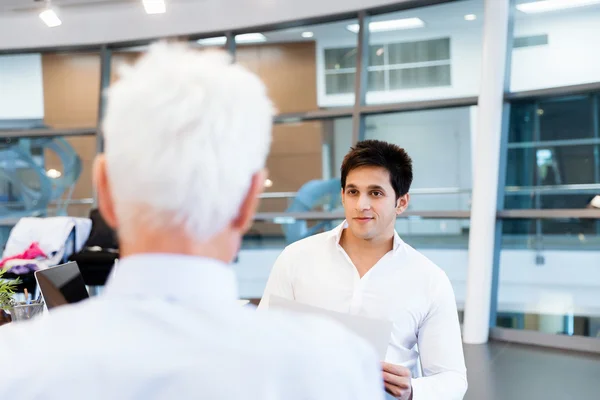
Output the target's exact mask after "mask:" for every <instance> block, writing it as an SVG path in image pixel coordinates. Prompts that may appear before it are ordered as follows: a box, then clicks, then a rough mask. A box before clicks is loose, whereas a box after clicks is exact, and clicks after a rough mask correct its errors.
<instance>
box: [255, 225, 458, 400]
mask: <svg viewBox="0 0 600 400" xmlns="http://www.w3.org/2000/svg"><path fill="white" fill-rule="evenodd" d="M346 226H347V225H346V223H343V224H341V225H340V226H338V227H337V228H335V229H333V230H332V231H329V232H325V233H321V234H318V235H315V236H311V237H308V238H306V239H304V240H301V241H298V242H296V243H293V244H291V245H290V246H288V247H287V248H286V249H285V250H284V251H283V252H282V253H281V255H280V256H279V258H278V259H277V261H276V263H275V265H274V267H273V270H272V272H271V276H270V277H269V281H268V283H267V287H266V289H265V293H264V295H263V298H262V301H261V304H260V306H259V308H264V307H268V300H269V296H270V295H277V296H281V297H284V298H287V299H290V300H296V301H298V302H301V303H304V304H308V305H312V306H316V307H321V308H326V309H329V310H332V311H338V312H345V313H350V314H356V315H362V316H368V317H372V318H381V319H387V320H391V321H392V322H393V329H392V335H391V338H390V342H389V346H388V350H387V353H386V357H385V361H386V362H389V363H393V364H400V365H404V366H405V367H407V368H410V369H412V370H413V371H415V370H416V369H417V366H418V360H419V359H420V362H421V368H422V372H423V373H422V375H423V377H420V378H415V379H413V381H412V385H413V399H414V400H441V399H444V400H454V399H456V400H458V399H462V398H463V396H464V394H465V392H466V389H467V378H466V367H465V362H464V355H463V350H462V340H461V333H460V325H459V321H458V312H457V308H456V301H455V299H454V292H453V290H452V286H451V284H450V281H449V279H448V277H447V276H446V274H445V273H444V271H443V270H441V269H440V268H438V267H437V266H436V265H435V264H433V263H432V262H431V261H429V260H428V259H427V258H426V257H425V256H423V255H422V254H421V253H419V252H418V251H416V250H415V249H413V248H412V247H411V246H409V245H407V244H406V243H404V242H403V241H402V240H401V239H400V237H399V236H398V234H397V233H395V235H394V245H393V250H391V251H390V252H389V253H387V254H386V255H385V256H384V257H383V258H381V260H379V262H378V263H377V264H376V265H375V266H374V267H373V268H371V269H370V270H369V271H368V272H367V273H366V274H365V275H364V276H363V277H362V278H360V276H359V274H358V270H357V269H356V267H355V266H354V264H353V263H352V261H351V260H350V258H349V257H348V255H347V254H346V252H345V251H344V249H343V248H342V246H341V245H340V244H339V242H340V238H341V235H342V231H343V229H344V228H345V227H346ZM415 345H418V346H417V347H415ZM417 348H418V350H417Z"/></svg>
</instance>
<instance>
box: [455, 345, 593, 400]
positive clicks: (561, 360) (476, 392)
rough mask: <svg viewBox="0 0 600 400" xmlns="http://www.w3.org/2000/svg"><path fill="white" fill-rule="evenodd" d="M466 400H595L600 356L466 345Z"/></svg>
mask: <svg viewBox="0 0 600 400" xmlns="http://www.w3.org/2000/svg"><path fill="white" fill-rule="evenodd" d="M465 358H466V362H467V368H468V378H469V390H468V392H467V395H466V397H465V400H571V399H572V400H599V399H600V355H590V354H584V353H575V352H566V351H561V350H553V349H546V348H541V347H535V346H524V345H520V344H511V343H504V342H490V343H488V344H487V345H465Z"/></svg>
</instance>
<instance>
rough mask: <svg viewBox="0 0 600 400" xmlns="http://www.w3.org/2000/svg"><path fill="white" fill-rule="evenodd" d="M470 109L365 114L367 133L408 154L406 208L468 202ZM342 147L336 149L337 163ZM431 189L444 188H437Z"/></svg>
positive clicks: (456, 205) (458, 207)
mask: <svg viewBox="0 0 600 400" xmlns="http://www.w3.org/2000/svg"><path fill="white" fill-rule="evenodd" d="M472 112H474V110H472V109H471V108H470V107H461V108H450V109H443V110H428V111H414V112H412V111H411V112H402V113H390V114H384V115H373V116H367V117H366V127H367V131H366V137H365V138H366V139H379V140H384V141H388V142H390V143H394V144H397V145H398V146H400V147H402V148H404V149H405V150H406V151H407V152H408V154H409V155H410V156H411V158H412V160H413V170H414V177H415V178H414V181H413V184H412V187H411V193H413V194H412V196H411V202H410V205H409V210H413V211H417V210H468V209H469V208H470V193H469V189H470V188H471V162H470V160H471V125H470V119H471V113H472ZM346 151H347V150H346V149H343V151H342V150H341V149H340V151H339V154H338V155H337V156H336V165H340V164H341V162H342V159H343V155H345V153H346ZM423 189H432V191H433V192H434V194H418V192H419V190H423ZM434 189H437V190H438V191H444V193H443V194H442V193H439V194H436V193H435V190H434ZM449 189H453V190H449ZM427 223H428V224H434V222H433V221H428V222H427Z"/></svg>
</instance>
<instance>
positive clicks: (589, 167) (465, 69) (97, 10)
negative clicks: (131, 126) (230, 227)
mask: <svg viewBox="0 0 600 400" xmlns="http://www.w3.org/2000/svg"><path fill="white" fill-rule="evenodd" d="M143 3H144V2H143V1H142V0H140V1H124V0H123V1H120V0H118V1H108V0H99V1H89V0H53V1H52V2H51V3H50V6H51V7H52V9H53V10H55V11H56V17H57V18H59V20H60V22H61V24H60V25H58V26H54V27H50V26H48V25H47V24H46V23H45V21H42V20H41V19H40V18H39V16H38V15H39V14H40V5H39V3H36V2H34V1H33V0H31V1H21V0H8V1H3V2H2V4H0V166H1V167H2V168H1V169H0V170H1V171H2V172H1V173H0V240H1V241H2V243H3V244H6V243H7V241H8V240H9V238H10V235H11V231H12V228H13V227H14V226H15V225H16V224H17V223H18V221H19V220H20V219H21V218H24V217H41V218H46V217H54V216H73V217H81V218H88V217H89V215H90V212H91V211H92V210H93V209H94V208H95V195H94V189H93V182H92V178H91V169H92V164H93V160H94V157H95V156H96V154H97V153H99V152H101V151H102V145H103V140H102V132H101V129H100V127H101V119H102V114H103V111H104V106H105V102H104V99H103V96H102V92H103V91H104V90H105V89H106V88H107V87H108V86H109V85H110V84H111V83H112V82H115V81H116V80H117V79H118V68H119V65H120V64H122V63H128V62H133V61H135V60H136V59H137V58H138V57H139V56H140V55H142V54H143V53H144V51H145V50H146V48H147V46H148V44H149V43H151V42H152V41H154V40H158V39H168V40H178V41H185V42H188V43H189V44H190V45H191V46H194V47H197V48H198V49H215V48H216V49H221V50H223V51H227V52H229V53H230V54H231V57H232V59H233V60H234V62H236V63H239V64H241V65H244V66H245V67H247V68H248V69H250V70H251V71H253V72H254V73H256V74H257V75H258V76H259V77H260V78H261V79H262V80H263V81H264V83H265V85H266V87H267V89H268V92H269V95H270V97H271V98H272V99H273V102H274V105H275V107H276V110H277V115H276V116H275V117H274V125H273V143H272V147H271V153H270V155H269V158H268V161H267V168H268V170H269V177H268V179H267V180H266V181H265V192H264V194H263V195H262V200H261V204H260V209H259V210H258V214H257V215H256V217H255V221H254V224H253V226H252V227H251V229H250V230H249V232H248V233H247V235H246V236H245V238H244V242H243V246H242V249H241V250H240V252H239V254H238V257H237V258H236V260H235V262H234V263H233V264H232V268H233V269H234V270H235V271H236V274H237V277H238V283H239V289H240V294H241V297H242V298H244V299H248V300H250V301H251V302H253V303H257V302H258V301H260V298H261V295H262V292H263V290H264V287H265V284H266V281H267V278H268V275H269V272H270V269H271V267H272V265H273V263H274V261H275V259H276V258H277V256H278V255H279V254H280V252H281V251H282V249H283V248H284V247H285V246H286V245H288V244H290V243H292V242H294V241H297V240H300V239H302V238H304V237H307V236H309V235H312V234H315V233H318V232H322V231H324V230H327V229H331V228H333V227H334V226H336V225H338V224H339V223H340V222H341V221H342V220H343V210H342V208H341V204H340V201H339V190H338V189H335V187H336V186H335V182H337V181H338V180H339V177H340V171H339V167H340V164H341V161H342V159H343V157H344V155H345V154H346V153H347V152H348V150H349V149H350V147H351V146H352V145H353V144H354V143H356V142H357V141H359V140H363V139H379V140H385V141H389V142H392V143H395V144H398V145H400V146H401V147H403V148H405V149H406V150H407V152H408V153H409V154H410V155H411V157H412V158H413V161H414V170H415V179H414V182H413V185H412V188H411V191H410V194H411V203H410V207H409V209H408V210H407V212H405V213H404V214H403V215H401V216H400V217H399V218H398V220H397V223H396V229H397V231H398V233H399V234H400V236H401V237H402V239H403V240H404V241H406V242H407V243H408V244H410V245H412V246H413V247H415V248H416V249H417V250H419V251H421V252H422V253H423V254H425V255H426V256H427V257H428V258H430V259H431V260H432V261H434V262H435V263H436V264H437V265H438V266H440V267H441V268H442V269H443V270H444V271H445V272H446V273H447V275H448V276H449V277H450V280H451V282H452V285H453V288H454V291H455V294H456V300H457V305H458V309H459V316H460V319H461V322H462V324H463V332H464V333H465V354H466V360H467V367H468V370H469V383H470V388H469V391H468V392H467V397H466V398H467V399H481V398H496V399H520V398H523V399H525V398H527V399H537V398H540V399H541V398H544V399H555V398H556V399H559V398H560V399H564V398H573V399H575V398H577V399H597V398H598V396H599V395H598V393H600V384H599V383H598V379H597V377H598V376H600V220H599V218H600V197H597V196H600V123H599V121H600V106H599V104H600V51H596V50H595V48H596V38H597V37H598V36H600V1H593V0H570V1H562V0H453V1H452V0H450V1H448V0H404V1H399V0H396V1H385V0H362V1H359V0H345V1H341V0H329V1H327V2H322V1H314V0H305V1H303V2H301V3H302V4H298V3H299V2H295V1H293V0H278V1H274V2H264V1H259V0H245V1H242V0H219V1H216V0H207V1H198V2H178V1H169V0H165V1H164V4H165V7H164V10H163V11H164V12H156V13H149V12H148V10H145V9H144V7H143V5H144V4H143ZM50 6H48V7H50ZM107 26H110V29H108V28H107ZM140 148H141V149H142V150H143V143H140ZM148 173H149V174H151V173H152V172H151V171H148ZM309 182H312V183H317V185H315V186H311V185H308V186H307V185H306V184H307V183H309ZM332 182H333V185H332ZM332 187H334V190H332V189H331V188H332ZM474 248H477V249H484V250H483V251H479V252H477V254H476V255H473V253H472V250H473V249H474ZM110 266H111V265H108V266H107V267H106V268H105V270H106V271H105V272H106V273H104V274H102V273H101V274H100V275H101V276H104V278H98V277H97V276H96V275H94V279H91V278H90V281H89V282H88V283H89V286H90V290H91V291H92V292H93V293H98V292H101V290H102V286H103V283H104V282H103V281H104V280H105V278H106V276H107V275H108V273H109V272H110ZM83 272H84V275H85V271H83ZM482 286H483V289H481V287H482ZM478 296H481V297H478ZM482 338H483V339H482ZM594 377H595V379H594ZM565 380H566V381H568V382H569V383H568V384H567V385H566V387H565V386H564V385H561V383H560V382H563V384H564V381H565Z"/></svg>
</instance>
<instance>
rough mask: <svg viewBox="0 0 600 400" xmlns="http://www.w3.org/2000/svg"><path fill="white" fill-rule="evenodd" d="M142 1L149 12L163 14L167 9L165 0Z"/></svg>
mask: <svg viewBox="0 0 600 400" xmlns="http://www.w3.org/2000/svg"><path fill="white" fill-rule="evenodd" d="M142 2H143V3H144V9H145V10H146V13H147V14H163V13H164V12H166V11H167V6H166V5H165V1H164V0H143V1H142Z"/></svg>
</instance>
